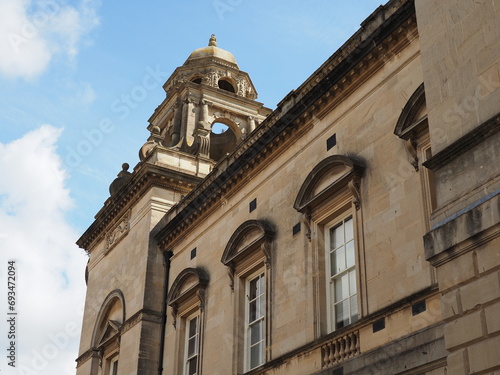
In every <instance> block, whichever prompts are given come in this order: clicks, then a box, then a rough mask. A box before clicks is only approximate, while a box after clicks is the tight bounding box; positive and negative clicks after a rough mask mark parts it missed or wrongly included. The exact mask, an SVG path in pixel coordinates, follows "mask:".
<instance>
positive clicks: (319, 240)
mask: <svg viewBox="0 0 500 375" xmlns="http://www.w3.org/2000/svg"><path fill="white" fill-rule="evenodd" d="M364 171H365V166H364V164H363V163H362V162H361V161H359V160H357V159H355V158H352V157H348V156H344V155H331V156H328V157H327V158H325V159H323V160H322V161H320V162H319V163H318V164H317V165H316V166H315V167H314V168H313V169H312V170H311V172H310V173H309V174H308V175H307V177H306V179H305V180H304V182H303V183H302V186H301V188H300V190H299V193H298V194H297V198H296V200H295V203H294V208H295V209H296V210H297V211H298V212H300V213H302V222H303V223H304V225H305V227H306V228H307V231H305V236H306V237H307V238H308V239H309V241H310V242H311V251H312V260H313V265H312V267H313V269H316V270H318V272H317V273H315V274H313V275H312V277H313V280H312V282H313V284H314V290H315V292H314V297H313V314H314V316H315V319H314V335H315V337H316V338H320V337H322V336H323V335H326V334H329V333H331V332H334V331H335V330H334V329H333V328H334V327H333V326H334V325H333V324H332V319H331V316H332V315H331V311H332V309H331V308H330V307H329V306H330V300H331V297H330V286H329V280H328V273H329V271H328V269H327V267H331V265H330V264H328V262H327V257H326V254H327V246H326V245H327V244H326V242H325V239H326V234H325V233H326V232H327V231H328V230H329V228H331V227H332V226H334V225H335V224H336V223H339V222H340V220H343V219H344V218H347V217H349V216H352V218H353V234H354V254H355V266H356V287H357V297H356V301H357V309H358V319H360V318H361V317H362V316H364V315H366V314H367V311H366V310H367V306H368V298H367V293H366V289H367V288H366V287H367V285H366V262H365V255H364V246H363V244H364V242H363V213H362V211H363V209H362V194H361V182H362V179H361V178H362V176H363V174H364ZM328 261H329V259H328Z"/></svg>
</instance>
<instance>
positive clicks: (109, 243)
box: [104, 210, 131, 255]
mask: <svg viewBox="0 0 500 375" xmlns="http://www.w3.org/2000/svg"><path fill="white" fill-rule="evenodd" d="M130 216H131V212H130V210H129V211H128V212H127V213H126V214H125V215H124V216H123V218H122V219H121V220H120V221H119V222H118V224H117V225H116V226H115V227H114V228H113V229H111V230H110V231H109V232H108V233H106V248H105V250H104V254H105V255H106V254H107V253H108V252H109V251H110V250H111V249H112V248H113V247H115V246H116V244H118V242H120V241H121V240H122V239H123V238H124V237H125V236H126V235H127V234H128V232H129V230H130Z"/></svg>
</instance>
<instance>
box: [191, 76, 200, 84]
mask: <svg viewBox="0 0 500 375" xmlns="http://www.w3.org/2000/svg"><path fill="white" fill-rule="evenodd" d="M201 81H202V78H201V77H197V78H193V79H192V80H191V82H193V83H197V84H198V85H199V84H200V83H201Z"/></svg>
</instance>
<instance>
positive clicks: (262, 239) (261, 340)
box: [221, 220, 274, 373]
mask: <svg viewBox="0 0 500 375" xmlns="http://www.w3.org/2000/svg"><path fill="white" fill-rule="evenodd" d="M273 238H274V230H273V228H272V226H271V225H270V224H269V223H268V222H266V221H263V220H249V221H246V222H244V223H243V224H241V225H240V226H239V227H238V229H236V231H235V232H234V233H233V235H232V236H231V238H230V239H229V242H228V244H227V245H226V249H225V250H224V254H223V255H222V259H221V262H222V263H223V264H224V265H225V266H227V268H228V274H229V277H230V286H231V288H232V290H233V291H234V294H235V301H236V306H235V311H236V314H235V316H234V327H236V328H235V335H234V337H233V339H234V344H233V347H234V348H235V350H236V353H238V355H239V357H238V361H237V363H236V364H235V368H233V372H234V373H242V372H246V371H249V370H252V369H254V368H257V367H259V366H261V365H263V364H264V363H265V362H266V360H267V358H266V353H267V350H266V347H267V345H269V343H270V332H271V331H270V321H269V316H270V314H271V304H270V293H269V287H270V280H271V275H270V273H271V268H270V260H271V256H272V240H273Z"/></svg>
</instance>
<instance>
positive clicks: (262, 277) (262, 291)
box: [259, 274, 266, 294]
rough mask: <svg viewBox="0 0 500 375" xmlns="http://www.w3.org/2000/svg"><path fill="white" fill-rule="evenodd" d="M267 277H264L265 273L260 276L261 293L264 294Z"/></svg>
mask: <svg viewBox="0 0 500 375" xmlns="http://www.w3.org/2000/svg"><path fill="white" fill-rule="evenodd" d="M265 282H266V279H265V278H264V274H262V275H260V276H259V294H264V293H265V291H266V285H265Z"/></svg>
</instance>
